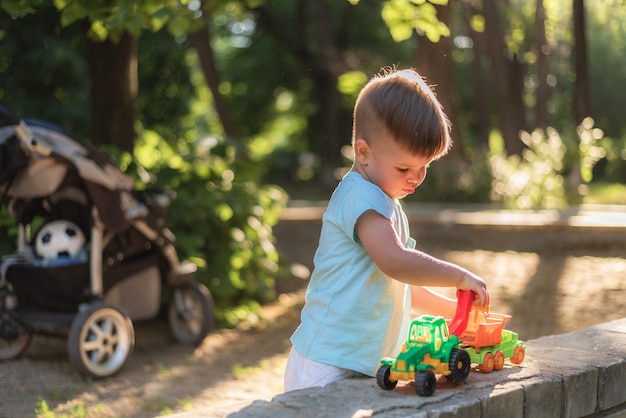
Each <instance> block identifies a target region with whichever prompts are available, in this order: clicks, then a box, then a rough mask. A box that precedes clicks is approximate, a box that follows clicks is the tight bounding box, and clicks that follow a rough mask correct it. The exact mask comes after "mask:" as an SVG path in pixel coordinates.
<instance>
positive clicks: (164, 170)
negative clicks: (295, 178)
mask: <svg viewBox="0 0 626 418" xmlns="http://www.w3.org/2000/svg"><path fill="white" fill-rule="evenodd" d="M238 152H239V151H238V150H237V148H236V146H235V144H232V143H227V142H225V141H220V140H217V139H214V138H209V139H207V140H204V141H201V142H198V143H197V144H187V143H182V144H178V145H177V146H176V147H172V146H170V145H168V144H167V143H166V142H165V141H164V140H163V139H162V138H161V137H160V136H158V135H157V134H156V133H154V132H145V133H144V134H143V136H142V137H141V138H140V139H139V140H138V141H137V142H136V146H135V153H134V155H133V156H130V155H125V156H123V158H122V160H123V161H124V162H123V168H125V169H126V170H127V171H129V172H132V171H133V170H136V171H137V173H138V176H139V178H142V177H143V181H142V182H141V183H138V186H137V188H138V189H139V188H142V187H145V186H146V182H147V183H148V186H150V187H155V186H156V187H164V188H169V189H171V190H174V191H175V192H176V194H177V198H176V199H175V200H174V201H173V202H172V204H171V206H170V207H169V208H168V211H167V224H168V227H169V229H171V230H172V232H173V233H174V235H175V236H176V248H177V250H178V252H179V255H180V257H181V258H183V259H189V260H190V261H193V262H194V263H196V264H197V265H198V268H199V271H198V273H197V274H196V278H197V279H198V281H200V282H202V283H204V284H206V285H207V286H208V287H209V289H210V290H211V292H212V293H213V296H214V298H215V301H216V305H217V308H218V312H217V314H218V318H219V319H220V322H221V325H222V326H233V325H235V324H236V323H237V322H239V321H240V320H243V319H246V317H247V316H248V315H249V314H250V312H251V311H254V310H255V307H256V306H258V303H259V302H264V301H268V300H271V299H272V298H273V297H274V296H275V294H274V285H275V278H276V277H277V276H279V274H280V273H279V256H278V252H277V250H276V248H275V247H274V243H273V241H274V238H273V233H272V226H274V225H275V224H276V222H278V218H279V215H280V211H281V209H282V208H283V207H284V205H285V203H286V199H287V196H286V193H285V192H284V191H283V190H282V189H280V188H278V187H276V186H272V185H266V186H261V185H259V184H258V183H257V180H258V178H259V175H260V171H261V168H260V166H259V164H256V163H253V162H251V161H249V160H246V159H245V157H242V156H241V155H238ZM148 173H149V174H148Z"/></svg>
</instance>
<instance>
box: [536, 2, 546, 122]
mask: <svg viewBox="0 0 626 418" xmlns="http://www.w3.org/2000/svg"><path fill="white" fill-rule="evenodd" d="M535 42H536V48H537V91H536V94H535V98H536V99H535V126H536V127H537V128H543V129H545V128H546V127H547V125H548V108H547V106H548V99H549V98H550V89H549V86H548V70H549V68H548V67H549V60H550V45H549V44H548V40H547V39H546V8H545V7H544V5H543V0H537V11H536V13H535Z"/></svg>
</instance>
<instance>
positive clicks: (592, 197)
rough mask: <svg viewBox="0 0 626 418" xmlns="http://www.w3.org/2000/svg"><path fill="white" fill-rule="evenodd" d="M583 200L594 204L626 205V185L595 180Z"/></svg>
mask: <svg viewBox="0 0 626 418" xmlns="http://www.w3.org/2000/svg"><path fill="white" fill-rule="evenodd" d="M583 202H584V203H585V204H592V205H626V185H624V184H619V183H604V182H593V183H591V184H590V185H589V192H588V193H587V194H586V195H585V197H584V198H583Z"/></svg>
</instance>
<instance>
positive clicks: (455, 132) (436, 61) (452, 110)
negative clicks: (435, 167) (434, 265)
mask: <svg viewBox="0 0 626 418" xmlns="http://www.w3.org/2000/svg"><path fill="white" fill-rule="evenodd" d="M453 2H454V1H453V0H450V1H449V2H448V5H447V6H435V7H436V9H437V18H438V19H439V21H441V22H443V23H445V24H446V25H448V26H450V15H451V13H450V8H451V7H452V3H453ZM417 43H418V44H417V55H416V59H415V68H416V69H417V71H418V72H419V73H420V74H421V75H422V76H424V77H425V78H426V82H427V84H428V85H430V86H433V89H434V91H435V93H436V95H437V99H439V102H440V103H441V105H442V106H443V108H444V110H445V112H446V114H447V115H448V119H449V120H450V123H451V125H452V126H451V127H452V138H453V139H454V143H455V145H454V147H452V149H451V150H450V152H451V155H454V156H456V157H462V156H463V137H462V132H461V130H460V129H459V128H458V126H457V123H456V110H457V109H458V95H457V94H456V90H455V89H454V85H453V79H454V77H453V75H452V57H451V51H450V37H448V36H442V37H441V38H440V39H439V41H438V42H436V43H435V42H431V41H430V39H428V38H427V37H426V36H419V37H418V38H417Z"/></svg>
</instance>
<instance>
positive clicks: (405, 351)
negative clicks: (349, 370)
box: [376, 315, 471, 396]
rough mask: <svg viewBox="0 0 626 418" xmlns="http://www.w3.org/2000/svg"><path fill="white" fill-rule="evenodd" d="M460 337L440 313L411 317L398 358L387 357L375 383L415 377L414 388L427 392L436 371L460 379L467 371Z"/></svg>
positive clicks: (468, 362) (384, 386)
mask: <svg viewBox="0 0 626 418" xmlns="http://www.w3.org/2000/svg"><path fill="white" fill-rule="evenodd" d="M458 346H459V338H458V337H457V336H456V335H450V334H449V331H448V326H447V324H446V321H445V319H444V318H443V317H442V316H432V315H422V316H419V317H418V318H416V319H414V320H413V321H412V322H411V325H410V327H409V335H408V338H407V340H406V342H405V343H404V344H403V345H402V351H401V352H400V353H399V354H398V356H397V358H395V359H394V358H390V357H386V358H384V359H382V360H381V366H380V368H379V369H378V372H377V373H376V382H377V383H378V386H380V387H381V388H382V389H385V390H391V389H393V388H395V387H396V385H397V383H398V381H399V380H414V382H413V384H414V387H415V392H417V394H418V395H420V396H430V395H432V394H433V393H434V391H435V386H436V384H437V383H436V382H437V380H436V378H435V373H438V374H441V375H443V376H445V377H446V379H447V380H448V381H454V382H463V381H464V380H465V379H466V378H467V376H468V375H469V372H470V367H471V360H470V356H469V354H468V352H467V351H465V350H460V349H459V348H458Z"/></svg>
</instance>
